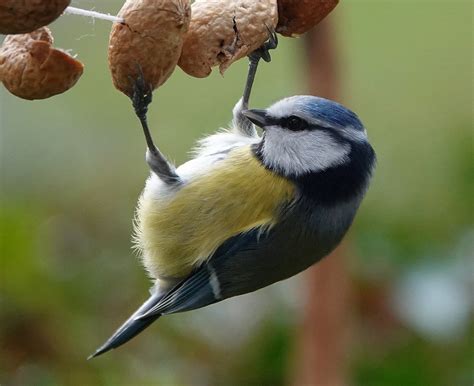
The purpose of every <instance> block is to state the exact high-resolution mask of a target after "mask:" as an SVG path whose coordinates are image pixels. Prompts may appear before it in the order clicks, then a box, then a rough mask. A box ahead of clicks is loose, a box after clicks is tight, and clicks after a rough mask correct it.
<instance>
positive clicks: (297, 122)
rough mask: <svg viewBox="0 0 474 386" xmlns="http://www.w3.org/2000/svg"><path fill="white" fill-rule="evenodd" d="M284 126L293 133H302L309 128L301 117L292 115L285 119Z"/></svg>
mask: <svg viewBox="0 0 474 386" xmlns="http://www.w3.org/2000/svg"><path fill="white" fill-rule="evenodd" d="M284 126H285V127H286V128H287V129H288V130H291V131H301V130H305V129H306V128H307V123H306V122H305V121H304V120H303V119H301V118H300V117H297V116H296V115H291V116H289V117H288V118H286V119H285V122H284Z"/></svg>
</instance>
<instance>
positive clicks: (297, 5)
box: [0, 0, 339, 99]
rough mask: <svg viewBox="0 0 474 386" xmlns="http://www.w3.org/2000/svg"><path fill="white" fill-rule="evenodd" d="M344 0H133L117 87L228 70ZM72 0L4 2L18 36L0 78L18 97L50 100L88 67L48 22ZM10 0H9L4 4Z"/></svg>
mask: <svg viewBox="0 0 474 386" xmlns="http://www.w3.org/2000/svg"><path fill="white" fill-rule="evenodd" d="M338 1H339V0H195V1H194V2H193V3H192V5H191V0H126V2H125V4H124V5H123V7H122V9H121V10H120V12H119V14H118V15H117V16H118V17H119V18H120V19H121V20H123V22H116V23H114V25H113V27H112V32H111V34H110V41H109V52H108V54H109V68H110V71H111V74H112V80H113V83H114V85H115V87H116V88H117V89H118V90H120V91H122V92H123V93H124V94H126V95H128V96H131V95H132V93H133V80H134V79H136V78H137V77H138V76H139V75H140V76H143V77H144V80H145V82H147V84H149V85H150V86H151V87H152V89H156V88H157V87H159V86H160V85H162V84H163V83H164V82H165V81H166V80H167V79H168V78H169V77H170V76H171V74H172V73H173V71H174V69H175V67H176V65H178V66H179V67H181V69H182V70H183V71H185V72H186V73H187V74H189V75H191V76H195V77H198V78H204V77H206V76H208V75H209V74H210V73H211V71H212V68H213V67H215V66H219V70H220V72H221V73H224V71H225V70H226V69H227V68H228V67H229V66H230V65H231V64H232V63H233V62H235V61H237V60H239V59H240V58H242V57H244V56H247V55H249V54H250V53H251V52H252V51H254V50H255V49H257V48H259V47H260V46H261V45H262V44H263V43H264V42H265V41H266V40H267V39H268V37H269V36H268V35H269V30H270V31H271V30H275V31H277V32H279V33H280V34H282V35H284V36H297V35H301V34H303V33H305V32H306V31H308V30H309V29H310V28H312V27H313V26H314V25H316V24H317V23H319V22H320V21H321V20H322V19H323V18H324V17H325V16H326V15H327V14H328V13H329V12H331V10H332V9H333V8H334V7H335V6H336V5H337V3H338ZM69 3H70V0H3V1H2V2H1V3H0V33H2V34H11V35H9V36H7V37H6V39H5V40H4V42H3V45H2V47H1V48H0V81H2V82H3V84H4V86H5V87H6V88H7V89H8V90H9V91H10V92H12V93H13V94H15V95H17V96H19V97H22V98H25V99H42V98H47V97H50V96H52V95H56V94H59V93H62V92H64V91H66V90H68V89H69V88H70V87H72V86H73V85H74V84H75V83H76V81H77V80H78V79H79V77H80V76H81V74H82V72H83V65H82V64H81V63H80V62H78V61H77V60H75V59H74V58H72V57H71V56H70V55H68V54H67V53H65V52H63V51H61V50H58V49H55V48H53V47H52V43H53V39H52V35H51V32H50V31H49V30H48V29H47V27H44V26H45V25H47V24H49V23H50V22H52V21H53V20H55V19H56V18H57V17H58V16H60V15H61V13H62V12H63V11H64V9H65V8H66V7H67V6H68V5H69ZM4 4H5V5H4Z"/></svg>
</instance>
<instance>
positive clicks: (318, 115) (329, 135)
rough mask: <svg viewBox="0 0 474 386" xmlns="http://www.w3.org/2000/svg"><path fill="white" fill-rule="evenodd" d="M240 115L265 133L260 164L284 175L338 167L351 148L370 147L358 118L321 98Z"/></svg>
mask: <svg viewBox="0 0 474 386" xmlns="http://www.w3.org/2000/svg"><path fill="white" fill-rule="evenodd" d="M243 114H244V115H245V116H246V117H247V118H248V119H249V120H250V121H252V122H253V123H254V124H255V125H256V126H259V127H261V128H262V129H263V130H264V136H263V140H262V142H261V143H260V146H259V149H258V151H259V156H260V157H261V160H262V162H263V163H264V164H265V166H267V167H268V168H270V169H272V170H276V171H278V172H280V173H281V174H283V175H293V176H298V175H302V174H306V173H311V172H320V171H323V170H326V169H329V168H334V167H338V166H341V165H344V164H346V163H348V162H350V161H351V159H350V155H351V150H352V148H353V147H354V146H364V145H367V146H370V145H369V143H368V139H367V133H366V130H365V128H364V126H363V125H362V122H361V121H360V120H359V118H358V117H357V115H356V114H354V113H353V112H352V111H350V110H348V109H347V108H345V107H344V106H342V105H340V104H339V103H336V102H333V101H330V100H327V99H324V98H319V97H315V96H307V95H298V96H293V97H289V98H285V99H282V100H280V101H278V102H277V103H275V104H273V105H272V106H270V107H269V108H268V109H265V110H257V109H253V110H247V111H244V112H243Z"/></svg>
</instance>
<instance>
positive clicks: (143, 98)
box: [130, 65, 153, 121]
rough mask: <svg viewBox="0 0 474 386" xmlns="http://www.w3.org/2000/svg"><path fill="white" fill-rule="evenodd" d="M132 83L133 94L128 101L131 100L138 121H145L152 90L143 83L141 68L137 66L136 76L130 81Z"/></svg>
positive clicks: (148, 85) (143, 77) (151, 98)
mask: <svg viewBox="0 0 474 386" xmlns="http://www.w3.org/2000/svg"><path fill="white" fill-rule="evenodd" d="M131 81H132V83H133V93H132V96H131V97H130V99H131V100H132V104H133V108H134V109H135V114H136V115H137V117H138V118H139V119H140V121H142V120H145V121H146V114H147V113H148V106H149V105H150V103H151V102H152V100H153V90H152V87H151V85H150V84H148V83H147V82H146V81H145V76H144V75H143V71H142V67H141V66H140V65H138V76H137V78H136V79H131Z"/></svg>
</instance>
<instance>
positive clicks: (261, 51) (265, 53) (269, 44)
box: [249, 26, 278, 63]
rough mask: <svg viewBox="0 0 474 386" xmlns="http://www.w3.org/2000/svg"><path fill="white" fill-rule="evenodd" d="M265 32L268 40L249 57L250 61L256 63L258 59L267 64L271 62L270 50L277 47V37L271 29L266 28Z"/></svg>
mask: <svg viewBox="0 0 474 386" xmlns="http://www.w3.org/2000/svg"><path fill="white" fill-rule="evenodd" d="M267 30H268V40H267V41H266V42H265V43H263V44H262V45H261V46H260V47H259V48H257V49H256V50H255V51H253V52H252V53H251V54H250V55H249V60H250V61H257V62H258V61H259V60H260V59H263V60H264V61H265V62H267V63H268V62H270V61H271V60H272V57H271V55H270V50H274V49H275V48H277V47H278V36H277V34H276V32H275V30H274V29H273V28H270V27H268V26H267Z"/></svg>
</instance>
